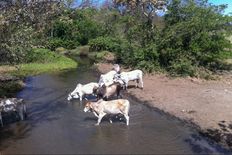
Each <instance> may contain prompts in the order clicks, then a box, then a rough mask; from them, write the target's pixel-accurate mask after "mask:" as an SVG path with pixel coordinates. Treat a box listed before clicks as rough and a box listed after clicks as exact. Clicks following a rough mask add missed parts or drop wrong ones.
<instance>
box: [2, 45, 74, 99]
mask: <svg viewBox="0 0 232 155" xmlns="http://www.w3.org/2000/svg"><path fill="white" fill-rule="evenodd" d="M76 67H77V63H76V62H75V61H74V60H72V59H70V58H68V57H66V56H64V55H62V54H58V53H55V52H52V51H50V50H47V49H33V51H31V52H30V53H28V54H27V56H26V59H25V63H23V64H18V65H15V66H10V65H7V66H0V75H1V76H0V97H4V96H6V97H12V96H14V95H15V93H16V92H18V91H19V90H20V89H21V88H23V82H22V79H23V78H24V77H26V76H32V75H38V74H41V73H46V72H58V71H62V70H66V69H71V68H76ZM15 79H17V80H15ZM20 79H21V80H20Z"/></svg>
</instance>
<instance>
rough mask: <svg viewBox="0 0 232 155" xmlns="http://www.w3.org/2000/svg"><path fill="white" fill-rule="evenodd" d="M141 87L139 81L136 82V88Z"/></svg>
mask: <svg viewBox="0 0 232 155" xmlns="http://www.w3.org/2000/svg"><path fill="white" fill-rule="evenodd" d="M138 87H139V79H137V80H136V88H138Z"/></svg>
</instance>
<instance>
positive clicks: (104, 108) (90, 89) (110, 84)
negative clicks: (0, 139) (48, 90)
mask: <svg viewBox="0 0 232 155" xmlns="http://www.w3.org/2000/svg"><path fill="white" fill-rule="evenodd" d="M134 80H135V81H136V87H138V84H140V87H141V88H142V89H143V72H142V71H141V70H133V71H130V72H120V66H119V65H118V64H115V65H114V67H113V69H112V70H111V71H109V72H108V73H106V74H102V75H101V76H100V80H99V82H98V83H95V82H90V83H88V84H85V85H82V84H77V86H76V88H75V90H74V91H73V92H71V93H70V94H68V98H67V99H68V100H69V101H70V100H71V99H75V98H79V100H80V102H82V100H83V98H84V99H86V100H87V98H86V96H88V95H94V96H97V101H96V102H87V103H86V105H85V108H84V111H85V112H87V111H88V112H93V114H94V115H95V116H96V117H97V118H98V122H97V124H96V125H99V123H100V122H101V119H102V118H103V117H104V116H105V115H106V114H115V115H117V114H122V115H124V117H125V119H126V124H127V125H129V115H128V114H129V110H130V103H129V101H128V100H126V99H121V98H122V96H121V94H120V92H121V90H122V89H127V87H128V82H129V81H134ZM115 95H116V96H117V99H116V100H109V99H110V98H112V97H113V96H115ZM119 97H120V99H119ZM10 112H15V113H17V114H18V115H17V116H19V118H20V119H21V120H24V119H25V117H26V105H25V103H24V101H23V99H17V98H8V99H0V124H1V126H3V121H2V114H3V113H10ZM110 122H111V123H112V121H111V119H110Z"/></svg>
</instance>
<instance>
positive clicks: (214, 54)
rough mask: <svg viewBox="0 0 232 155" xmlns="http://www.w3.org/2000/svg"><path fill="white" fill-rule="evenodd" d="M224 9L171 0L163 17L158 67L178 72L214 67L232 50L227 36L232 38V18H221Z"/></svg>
mask: <svg viewBox="0 0 232 155" xmlns="http://www.w3.org/2000/svg"><path fill="white" fill-rule="evenodd" d="M199 4H200V5H199ZM224 9H225V6H224V5H222V6H214V5H209V4H208V3H207V1H205V0H198V2H196V1H194V0H187V1H184V2H183V1H181V0H173V1H172V2H171V3H170V5H168V7H167V10H168V11H167V13H166V14H165V16H164V22H165V28H164V30H163V32H162V34H161V36H162V37H160V38H161V40H160V47H159V51H161V54H160V63H161V64H162V65H163V66H165V67H168V68H170V69H174V70H179V71H180V72H182V71H187V70H188V71H189V69H192V67H193V66H194V67H206V68H208V69H213V68H214V67H216V65H215V64H217V62H218V60H219V58H220V57H219V55H221V54H222V53H223V52H225V50H226V49H228V48H230V47H231V44H230V43H229V41H228V40H227V39H226V36H227V35H231V32H230V31H228V30H229V29H228V28H229V27H230V23H231V22H232V18H231V17H229V16H226V15H222V14H221V11H222V10H224ZM187 68H188V69H187Z"/></svg>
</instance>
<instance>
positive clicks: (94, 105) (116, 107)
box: [84, 99, 130, 125]
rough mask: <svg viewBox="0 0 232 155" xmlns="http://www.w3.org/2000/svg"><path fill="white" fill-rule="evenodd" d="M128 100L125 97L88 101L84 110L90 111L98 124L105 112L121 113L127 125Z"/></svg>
mask: <svg viewBox="0 0 232 155" xmlns="http://www.w3.org/2000/svg"><path fill="white" fill-rule="evenodd" d="M129 110H130V102H129V101H128V100H126V99H117V100H111V101H104V100H99V101H97V102H88V103H86V105H85V108H84V112H87V111H90V112H93V113H94V115H95V116H96V117H97V118H98V121H97V124H96V125H99V124H100V122H101V120H102V118H103V117H104V116H105V115H106V114H114V115H116V114H122V115H124V117H125V118H126V125H129V115H128V114H129Z"/></svg>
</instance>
